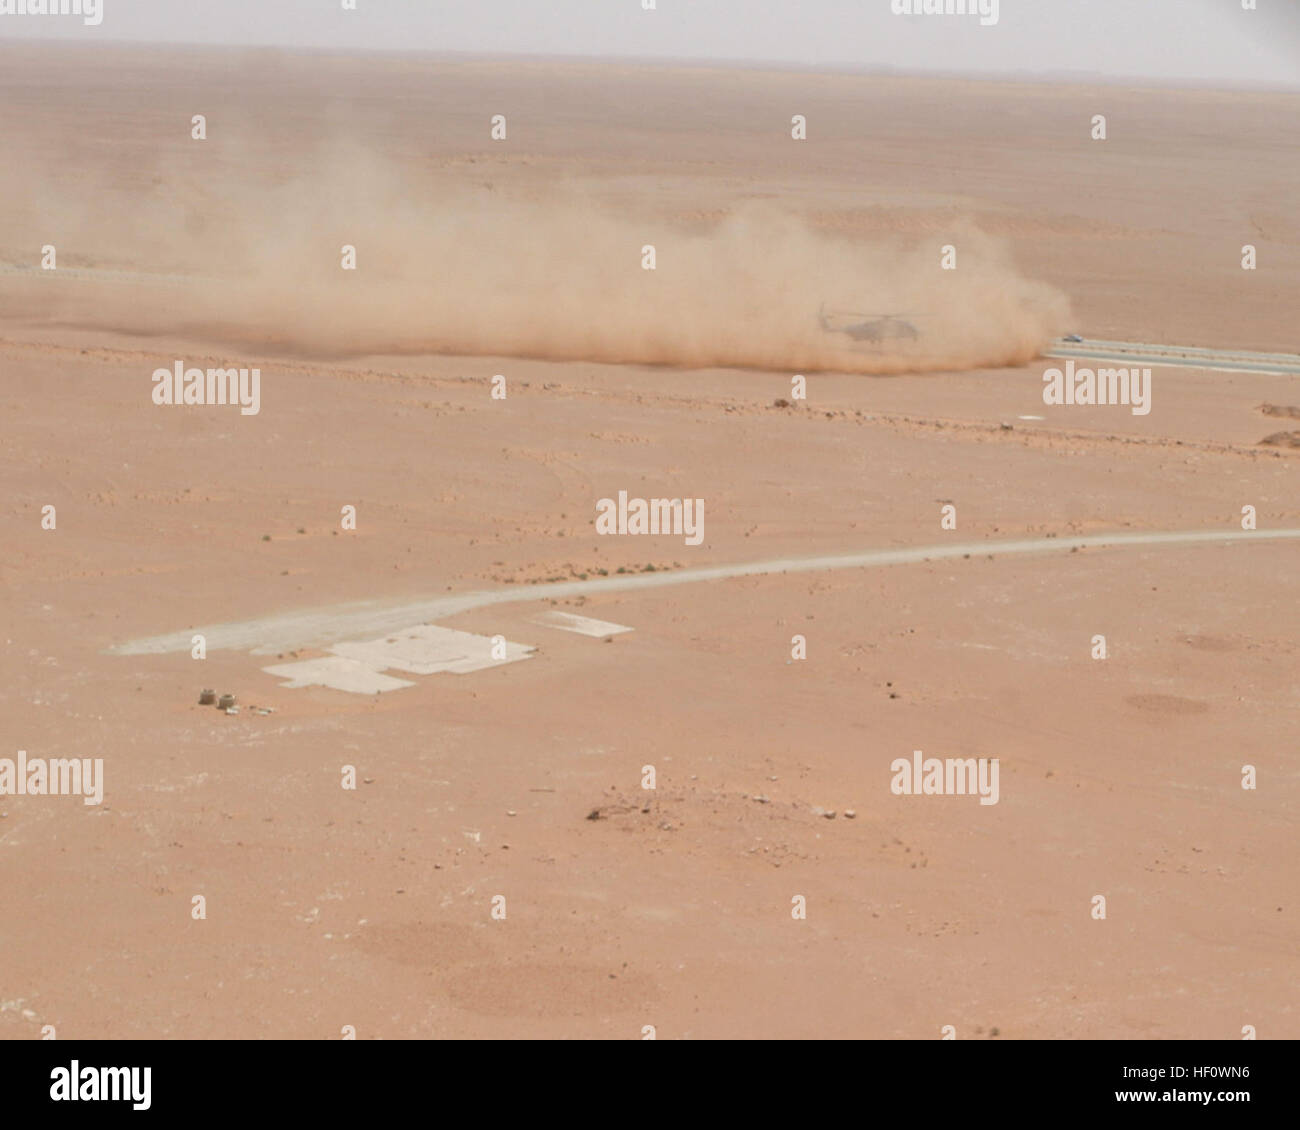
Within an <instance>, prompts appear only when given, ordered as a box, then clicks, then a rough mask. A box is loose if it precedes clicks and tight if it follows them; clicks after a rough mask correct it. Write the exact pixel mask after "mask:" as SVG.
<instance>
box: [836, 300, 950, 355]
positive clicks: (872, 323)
mask: <svg viewBox="0 0 1300 1130" xmlns="http://www.w3.org/2000/svg"><path fill="white" fill-rule="evenodd" d="M923 316H924V315H921V314H907V315H904V314H846V313H840V312H837V311H834V310H827V309H826V307H825V304H822V305H821V306H819V307H818V308H817V319H818V321H819V322H820V323H821V327H822V329H823V330H825V331H826V332H827V333H841V334H847V335H848V336H849V337H850V338H852V339H853V340H854V341H866V342H871V343H872V344H874V345H880V344H882V343H884V342H886V341H916V340H917V339H918V338H919V337H920V336H921V331H920V330H918V329H917V328H916V326H914V325H913V324H912V323H911V322H910V321H908V320H907V319H908V318H919V317H923Z"/></svg>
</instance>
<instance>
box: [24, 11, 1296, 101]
mask: <svg viewBox="0 0 1300 1130" xmlns="http://www.w3.org/2000/svg"><path fill="white" fill-rule="evenodd" d="M17 2H18V0H0V9H2V8H4V7H5V6H6V5H7V4H16V3H17ZM32 2H33V3H36V2H38V0H32ZM51 2H53V3H57V2H58V0H51ZM100 2H101V3H102V5H103V22H102V24H101V25H100V26H98V27H87V26H84V24H83V21H82V20H81V18H80V17H77V16H48V15H46V16H42V15H0V39H3V40H6V41H9V40H14V39H17V38H20V37H22V38H32V37H56V38H60V39H69V38H74V39H78V40H86V41H92V42H93V41H96V40H99V41H101V42H102V41H104V40H109V39H114V40H120V39H127V40H161V41H168V42H192V43H238V44H277V45H284V46H297V47H332V48H347V47H357V48H369V49H375V48H378V49H385V48H405V49H411V50H428V51H464V52H475V53H480V54H497V55H500V54H540V55H569V56H572V55H581V56H595V57H611V56H623V57H627V56H632V57H641V58H676V59H717V60H728V61H730V60H755V61H766V62H780V63H793V64H799V65H805V66H806V65H813V66H818V65H820V66H826V67H835V68H865V69H872V68H879V67H894V68H897V69H900V70H909V71H924V70H941V71H967V72H975V73H980V74H990V75H997V74H1003V75H1012V74H1034V75H1042V76H1046V77H1050V76H1053V75H1061V76H1078V75H1081V74H1090V75H1102V76H1106V77H1111V78H1125V79H1132V80H1138V81H1140V80H1142V79H1155V80H1159V81H1167V80H1170V79H1174V80H1200V81H1205V82H1210V83H1214V84H1216V85H1225V84H1231V85H1237V84H1250V83H1258V82H1264V83H1282V84H1286V85H1288V86H1293V87H1300V0H1257V4H1258V10H1256V11H1247V10H1244V9H1243V8H1242V2H1243V0H999V3H998V22H997V23H996V24H995V25H992V26H987V27H985V26H981V24H980V18H979V17H978V16H957V15H944V16H933V15H931V16H924V15H918V16H900V15H894V14H893V13H892V11H891V10H890V9H891V0H655V3H656V8H655V10H654V11H644V10H643V9H642V0H356V5H357V10H356V11H345V10H343V7H342V2H341V0H100ZM914 2H915V3H916V4H917V5H918V6H919V5H920V3H921V2H922V0H914ZM985 2H986V3H987V2H989V0H985ZM900 3H901V0H900Z"/></svg>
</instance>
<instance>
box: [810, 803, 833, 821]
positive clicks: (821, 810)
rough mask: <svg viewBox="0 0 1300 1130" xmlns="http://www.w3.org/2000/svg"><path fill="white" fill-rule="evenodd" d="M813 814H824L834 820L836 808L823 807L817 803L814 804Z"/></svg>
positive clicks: (828, 818)
mask: <svg viewBox="0 0 1300 1130" xmlns="http://www.w3.org/2000/svg"><path fill="white" fill-rule="evenodd" d="M813 815H814V816H824V817H825V818H826V819H827V820H834V819H835V809H833V808H822V807H821V805H816V804H815V805H813Z"/></svg>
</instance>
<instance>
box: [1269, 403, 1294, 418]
mask: <svg viewBox="0 0 1300 1130" xmlns="http://www.w3.org/2000/svg"><path fill="white" fill-rule="evenodd" d="M1259 410H1260V411H1261V412H1263V413H1264V415H1265V416H1292V417H1294V418H1295V419H1297V420H1300V408H1296V407H1295V406H1294V405H1290V404H1286V405H1283V404H1261V405H1260V406H1259Z"/></svg>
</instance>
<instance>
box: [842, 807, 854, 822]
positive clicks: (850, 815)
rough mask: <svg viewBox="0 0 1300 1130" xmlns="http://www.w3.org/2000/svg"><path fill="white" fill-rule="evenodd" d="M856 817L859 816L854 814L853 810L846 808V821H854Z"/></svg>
mask: <svg viewBox="0 0 1300 1130" xmlns="http://www.w3.org/2000/svg"><path fill="white" fill-rule="evenodd" d="M855 816H857V813H856V812H854V811H853V809H851V808H846V809H845V810H844V819H845V820H852V819H853V818H854V817H855Z"/></svg>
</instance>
